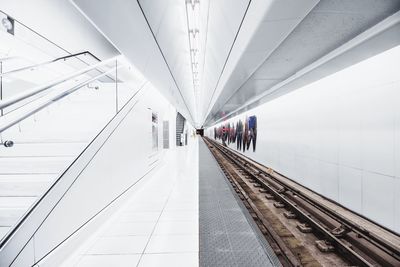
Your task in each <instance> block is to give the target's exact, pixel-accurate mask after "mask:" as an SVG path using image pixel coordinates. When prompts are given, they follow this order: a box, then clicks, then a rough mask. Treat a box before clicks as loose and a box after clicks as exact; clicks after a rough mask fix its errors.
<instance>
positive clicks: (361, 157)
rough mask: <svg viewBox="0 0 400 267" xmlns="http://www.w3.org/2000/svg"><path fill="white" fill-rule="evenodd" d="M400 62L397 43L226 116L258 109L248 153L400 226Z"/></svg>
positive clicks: (389, 224) (352, 206)
mask: <svg viewBox="0 0 400 267" xmlns="http://www.w3.org/2000/svg"><path fill="white" fill-rule="evenodd" d="M399 69H400V46H397V47H395V48H393V49H391V50H388V51H386V52H384V53H381V54H379V55H377V56H374V57H372V58H369V59H368V60H365V61H363V62H361V63H358V64H356V65H353V66H351V67H349V68H346V69H344V70H342V71H340V72H337V73H335V74H333V75H331V76H329V77H327V78H324V79H322V80H319V81H317V82H314V83H312V84H310V85H307V86H305V87H303V88H301V89H299V90H298V91H296V92H293V93H290V94H288V95H285V96H282V97H280V98H278V99H276V100H273V101H271V102H269V103H266V104H264V105H262V106H260V107H257V108H255V109H252V110H250V111H248V112H245V113H244V114H243V115H240V116H237V117H235V118H233V119H231V120H228V121H227V123H228V122H229V123H232V122H234V123H236V121H237V120H238V119H242V120H244V119H245V117H246V116H251V115H256V116H257V124H258V133H257V149H256V152H252V150H251V149H250V150H248V151H246V152H245V155H246V156H249V157H251V158H253V159H254V160H256V161H258V162H260V163H262V164H264V165H266V166H268V167H271V168H273V169H275V170H277V171H278V172H280V173H282V174H284V175H286V176H287V177H289V178H291V179H293V180H295V181H296V182H299V183H300V184H302V185H304V186H306V187H308V188H310V189H312V190H314V191H316V192H318V193H320V194H322V195H324V196H326V197H328V198H330V199H332V200H334V201H336V202H338V203H340V204H342V205H343V206H345V207H347V208H349V209H351V210H353V211H355V212H357V213H360V214H362V215H364V216H366V217H367V218H369V219H371V220H373V221H376V222H377V223H379V224H381V225H384V226H385V227H387V228H389V229H391V230H393V231H396V232H398V233H399V232H400V197H399V196H400V105H399V104H398V99H400V76H399V75H398V74H399V72H398V70H399ZM382 70H384V71H382ZM220 125H222V124H219V125H217V126H220ZM207 134H208V135H209V136H210V137H213V128H209V130H208V131H207ZM231 147H232V148H235V149H236V144H231Z"/></svg>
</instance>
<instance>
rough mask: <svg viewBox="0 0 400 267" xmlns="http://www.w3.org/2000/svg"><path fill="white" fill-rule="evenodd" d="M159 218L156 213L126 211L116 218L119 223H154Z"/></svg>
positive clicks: (158, 214) (158, 213)
mask: <svg viewBox="0 0 400 267" xmlns="http://www.w3.org/2000/svg"><path fill="white" fill-rule="evenodd" d="M159 217H160V212H157V211H138V212H135V211H127V212H124V213H122V214H121V216H120V217H119V218H118V221H119V222H156V221H157V220H158V218H159Z"/></svg>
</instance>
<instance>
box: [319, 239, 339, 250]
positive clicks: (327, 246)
mask: <svg viewBox="0 0 400 267" xmlns="http://www.w3.org/2000/svg"><path fill="white" fill-rule="evenodd" d="M315 245H316V246H317V248H318V249H319V250H320V251H321V252H324V253H328V252H333V251H335V247H334V246H333V245H332V244H331V242H329V241H327V240H317V241H315Z"/></svg>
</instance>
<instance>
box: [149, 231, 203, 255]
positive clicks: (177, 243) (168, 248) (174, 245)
mask: <svg viewBox="0 0 400 267" xmlns="http://www.w3.org/2000/svg"><path fill="white" fill-rule="evenodd" d="M198 244H199V236H198V235H153V236H152V237H151V239H150V242H149V244H148V245H147V248H146V251H145V253H174V252H175V253H176V252H198V251H199V248H198Z"/></svg>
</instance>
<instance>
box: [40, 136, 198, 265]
mask: <svg viewBox="0 0 400 267" xmlns="http://www.w3.org/2000/svg"><path fill="white" fill-rule="evenodd" d="M188 141H189V144H188V146H187V147H177V148H176V149H173V150H170V151H168V152H166V155H165V157H164V159H163V163H162V164H161V166H160V167H159V169H158V170H157V171H156V172H155V173H154V174H152V175H149V177H146V180H144V181H142V182H141V183H140V184H138V187H137V189H136V191H135V194H134V195H133V196H132V197H130V199H128V200H127V201H126V204H124V205H123V206H122V207H120V208H119V210H118V211H117V213H116V214H115V215H114V216H113V217H112V218H110V219H109V220H108V222H107V224H106V225H105V226H103V227H102V229H100V230H99V231H98V232H97V233H95V234H94V235H93V236H91V237H90V239H89V241H88V242H86V243H85V244H83V245H82V246H80V247H79V248H78V249H76V251H75V252H74V254H73V256H71V257H70V258H69V259H67V260H66V261H65V262H64V263H63V265H61V266H79V267H88V266H98V267H103V266H104V267H105V266H149V267H150V266H171V267H172V266H193V267H195V266H198V264H199V262H198V251H199V233H198V232H199V225H198V224H199V219H198V190H199V189H198V142H197V137H196V138H193V137H189V140H188ZM40 266H47V265H46V261H44V263H41V264H40Z"/></svg>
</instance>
